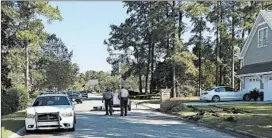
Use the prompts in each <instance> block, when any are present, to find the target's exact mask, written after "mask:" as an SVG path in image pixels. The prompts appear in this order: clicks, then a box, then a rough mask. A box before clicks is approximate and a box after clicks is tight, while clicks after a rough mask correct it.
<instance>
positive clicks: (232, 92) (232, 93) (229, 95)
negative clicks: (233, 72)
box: [225, 87, 239, 101]
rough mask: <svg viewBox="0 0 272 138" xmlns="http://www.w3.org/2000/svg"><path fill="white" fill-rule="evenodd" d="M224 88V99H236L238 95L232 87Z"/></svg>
mask: <svg viewBox="0 0 272 138" xmlns="http://www.w3.org/2000/svg"><path fill="white" fill-rule="evenodd" d="M225 90H226V92H227V97H226V99H227V100H228V101H233V100H238V98H239V95H238V93H237V92H236V91H235V90H234V89H233V88H231V87H225Z"/></svg>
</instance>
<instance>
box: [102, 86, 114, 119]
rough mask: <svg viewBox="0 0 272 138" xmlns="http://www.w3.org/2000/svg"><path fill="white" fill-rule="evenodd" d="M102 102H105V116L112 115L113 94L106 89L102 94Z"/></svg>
mask: <svg viewBox="0 0 272 138" xmlns="http://www.w3.org/2000/svg"><path fill="white" fill-rule="evenodd" d="M103 100H104V101H105V110H106V114H105V115H109V113H110V115H112V105H113V93H112V92H111V90H110V89H109V88H107V89H106V92H104V93H103V99H102V102H103Z"/></svg>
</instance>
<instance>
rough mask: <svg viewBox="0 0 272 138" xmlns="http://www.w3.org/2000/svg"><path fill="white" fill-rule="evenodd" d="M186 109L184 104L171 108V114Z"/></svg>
mask: <svg viewBox="0 0 272 138" xmlns="http://www.w3.org/2000/svg"><path fill="white" fill-rule="evenodd" d="M184 109H185V106H184V104H178V105H175V106H174V107H172V108H171V112H180V111H183V110H184Z"/></svg>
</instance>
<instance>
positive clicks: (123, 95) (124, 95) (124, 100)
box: [118, 87, 129, 116]
mask: <svg viewBox="0 0 272 138" xmlns="http://www.w3.org/2000/svg"><path fill="white" fill-rule="evenodd" d="M128 97H129V93H128V90H127V89H125V88H124V87H122V88H121V90H120V93H119V95H118V98H119V99H120V108H121V115H120V116H123V115H124V114H123V109H125V116H127V110H128Z"/></svg>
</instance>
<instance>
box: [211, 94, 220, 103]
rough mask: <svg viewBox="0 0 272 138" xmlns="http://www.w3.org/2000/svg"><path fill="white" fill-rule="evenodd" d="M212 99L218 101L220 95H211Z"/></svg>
mask: <svg viewBox="0 0 272 138" xmlns="http://www.w3.org/2000/svg"><path fill="white" fill-rule="evenodd" d="M212 101H213V102H219V101H220V97H219V96H217V95H215V96H213V97H212Z"/></svg>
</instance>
